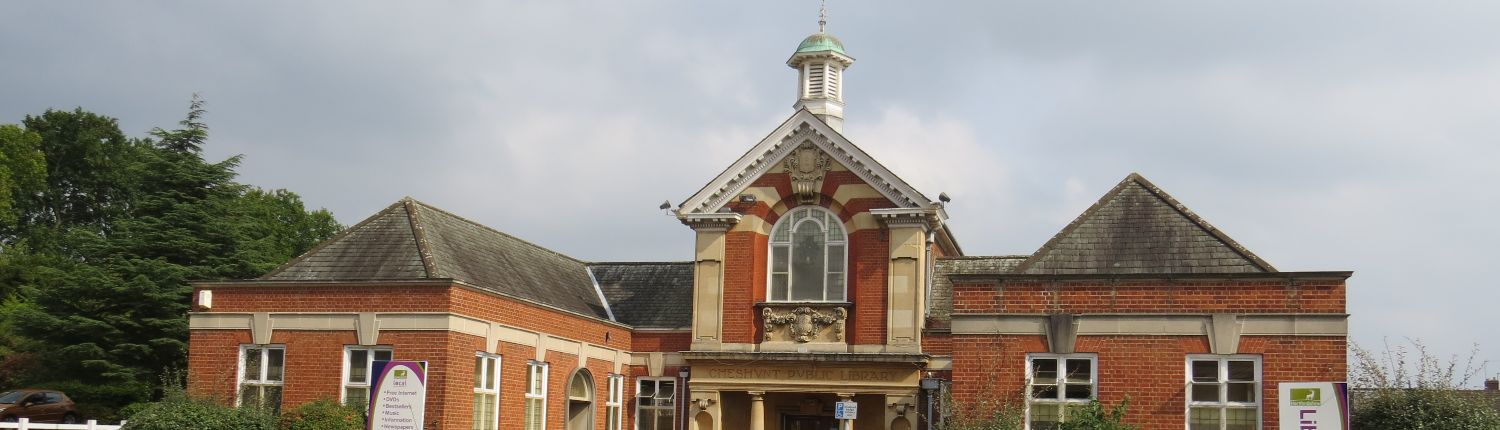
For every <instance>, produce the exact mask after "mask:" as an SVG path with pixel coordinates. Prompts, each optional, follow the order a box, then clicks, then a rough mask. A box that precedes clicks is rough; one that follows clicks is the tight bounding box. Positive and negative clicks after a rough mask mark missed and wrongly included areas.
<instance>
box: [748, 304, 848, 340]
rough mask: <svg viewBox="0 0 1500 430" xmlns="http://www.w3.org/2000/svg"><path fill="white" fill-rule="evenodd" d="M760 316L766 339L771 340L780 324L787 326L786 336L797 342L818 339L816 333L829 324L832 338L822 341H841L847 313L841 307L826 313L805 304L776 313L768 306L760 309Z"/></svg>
mask: <svg viewBox="0 0 1500 430" xmlns="http://www.w3.org/2000/svg"><path fill="white" fill-rule="evenodd" d="M761 316H762V317H763V319H764V320H765V330H766V338H765V340H766V341H771V340H773V335H774V334H775V332H776V328H777V327H780V326H787V327H786V330H785V333H786V337H789V338H791V340H794V341H797V342H812V341H814V340H818V337H819V336H818V335H819V333H821V332H822V331H823V328H824V327H830V326H831V327H833V333H832V335H833V336H832V337H833V339H831V340H823V341H824V342H829V341H832V342H843V341H844V321H845V320H847V319H848V317H849V313H848V311H845V310H844V308H841V307H838V308H833V309H830V310H829V311H828V312H826V313H825V312H819V311H816V310H813V308H811V307H807V306H802V307H798V308H796V309H792V310H791V311H790V312H785V313H777V312H776V311H774V310H772V309H771V308H769V307H768V308H764V309H761Z"/></svg>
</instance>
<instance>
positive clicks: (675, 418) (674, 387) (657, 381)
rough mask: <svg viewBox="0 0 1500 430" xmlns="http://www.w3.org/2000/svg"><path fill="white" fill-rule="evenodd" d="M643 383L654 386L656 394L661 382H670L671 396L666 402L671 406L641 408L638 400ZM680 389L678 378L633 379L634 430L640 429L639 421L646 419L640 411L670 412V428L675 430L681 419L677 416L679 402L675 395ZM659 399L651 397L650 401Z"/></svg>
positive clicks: (653, 427)
mask: <svg viewBox="0 0 1500 430" xmlns="http://www.w3.org/2000/svg"><path fill="white" fill-rule="evenodd" d="M644 382H651V383H652V384H655V385H654V387H655V390H654V392H657V393H659V392H660V391H661V383H662V382H671V383H672V396H671V397H670V398H668V399H667V400H669V401H671V404H669V405H665V406H662V405H652V406H642V405H641V403H642V402H641V401H640V398H641V397H642V396H641V383H644ZM681 388H682V381H680V380H679V378H674V377H670V376H665V377H655V378H648V377H638V378H635V398H636V402H635V427H634V428H635V429H637V430H639V429H640V428H641V420H642V419H644V418H646V414H643V413H641V411H671V412H672V428H674V429H675V428H677V421H678V420H680V419H681V417H679V416H678V414H679V412H678V410H677V406H678V404H679V402H678V400H677V394H678V391H679V389H681ZM660 398H661V397H660V396H659V395H658V396H655V397H652V399H660ZM652 416H655V414H652ZM655 428H656V427H655V426H652V427H650V429H653V430H654V429H655Z"/></svg>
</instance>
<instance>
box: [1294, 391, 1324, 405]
mask: <svg viewBox="0 0 1500 430" xmlns="http://www.w3.org/2000/svg"><path fill="white" fill-rule="evenodd" d="M1292 406H1323V389H1321V388H1293V389H1292Z"/></svg>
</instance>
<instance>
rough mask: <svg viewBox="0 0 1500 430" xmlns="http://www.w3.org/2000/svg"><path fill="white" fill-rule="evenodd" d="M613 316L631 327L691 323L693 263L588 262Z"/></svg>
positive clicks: (687, 324) (661, 326) (669, 325)
mask: <svg viewBox="0 0 1500 430" xmlns="http://www.w3.org/2000/svg"><path fill="white" fill-rule="evenodd" d="M589 269H591V270H593V272H594V280H596V281H598V282H599V288H600V289H601V290H602V291H604V297H605V300H608V301H609V305H610V308H611V309H613V310H614V313H615V319H616V320H618V321H619V322H622V323H625V324H630V325H632V326H635V327H651V328H673V329H687V328H691V327H692V325H693V263H692V262H666V263H655V262H652V263H589Z"/></svg>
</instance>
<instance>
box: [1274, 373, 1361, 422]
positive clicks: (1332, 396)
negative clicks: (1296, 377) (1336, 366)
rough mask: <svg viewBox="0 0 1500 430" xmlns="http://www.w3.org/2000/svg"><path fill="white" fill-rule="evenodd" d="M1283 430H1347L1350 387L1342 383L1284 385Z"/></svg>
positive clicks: (1281, 388) (1281, 408)
mask: <svg viewBox="0 0 1500 430" xmlns="http://www.w3.org/2000/svg"><path fill="white" fill-rule="evenodd" d="M1278 388H1279V390H1280V392H1281V393H1280V396H1278V397H1280V402H1279V403H1277V404H1278V405H1280V408H1279V409H1278V410H1279V411H1281V429H1282V430H1347V429H1348V428H1349V384H1346V383H1343V382H1282V383H1280V384H1278Z"/></svg>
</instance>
